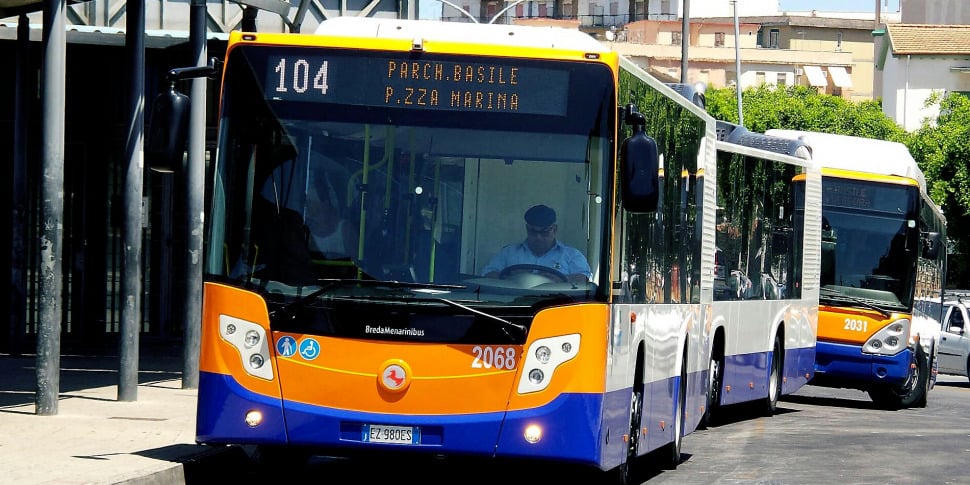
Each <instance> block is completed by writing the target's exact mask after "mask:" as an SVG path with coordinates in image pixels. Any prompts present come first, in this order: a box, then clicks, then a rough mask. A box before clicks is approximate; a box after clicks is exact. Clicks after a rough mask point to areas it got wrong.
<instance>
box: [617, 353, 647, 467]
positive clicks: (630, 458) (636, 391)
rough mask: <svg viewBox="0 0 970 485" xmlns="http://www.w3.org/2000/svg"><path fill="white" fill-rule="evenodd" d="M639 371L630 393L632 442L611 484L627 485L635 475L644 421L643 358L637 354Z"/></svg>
mask: <svg viewBox="0 0 970 485" xmlns="http://www.w3.org/2000/svg"><path fill="white" fill-rule="evenodd" d="M637 362H638V363H637V370H636V373H635V376H636V377H635V378H634V379H633V391H632V392H631V393H630V431H629V432H630V440H629V441H628V442H627V448H626V459H625V460H623V463H622V464H621V465H620V466H618V467H616V468H614V469H613V470H612V471H611V475H612V479H611V480H610V482H612V483H614V484H616V485H627V484H628V483H630V477H631V476H632V475H633V471H634V468H635V467H634V464H635V463H636V460H637V449H638V445H639V444H640V420H641V419H643V367H642V362H643V357H642V355H641V354H637Z"/></svg>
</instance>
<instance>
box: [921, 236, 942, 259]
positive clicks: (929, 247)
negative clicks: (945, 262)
mask: <svg viewBox="0 0 970 485" xmlns="http://www.w3.org/2000/svg"><path fill="white" fill-rule="evenodd" d="M922 236H923V238H922V239H923V257H924V258H927V259H936V258H937V257H939V255H940V243H941V239H942V238H941V237H940V233H938V232H925V233H923V234H922Z"/></svg>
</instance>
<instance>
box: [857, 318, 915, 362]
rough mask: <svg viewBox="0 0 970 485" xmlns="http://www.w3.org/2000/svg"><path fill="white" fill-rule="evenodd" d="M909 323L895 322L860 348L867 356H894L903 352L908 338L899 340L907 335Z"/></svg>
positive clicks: (904, 321) (903, 320)
mask: <svg viewBox="0 0 970 485" xmlns="http://www.w3.org/2000/svg"><path fill="white" fill-rule="evenodd" d="M909 325H910V321H909V320H908V319H905V318H904V319H902V320H897V321H895V322H893V323H891V324H889V325H886V326H885V327H883V328H882V330H879V331H878V332H876V333H875V334H873V336H872V337H870V338H869V341H867V342H866V343H865V345H863V346H862V351H863V352H864V353H867V354H880V355H895V354H897V353H899V351H901V350H903V347H904V345H905V342H907V341H908V338H905V339H904V338H900V337H904V336H905V335H908V334H909Z"/></svg>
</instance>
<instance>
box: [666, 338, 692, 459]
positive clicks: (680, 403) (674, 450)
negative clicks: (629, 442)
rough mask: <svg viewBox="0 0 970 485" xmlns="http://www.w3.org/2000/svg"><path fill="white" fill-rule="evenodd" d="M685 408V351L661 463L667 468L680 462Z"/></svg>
mask: <svg viewBox="0 0 970 485" xmlns="http://www.w3.org/2000/svg"><path fill="white" fill-rule="evenodd" d="M686 408H687V351H686V349H685V351H684V357H683V359H681V363H680V384H678V385H677V401H675V403H674V429H673V433H674V436H673V441H671V442H670V443H668V444H667V446H666V448H665V451H664V454H663V462H662V465H663V467H664V468H666V469H668V470H673V469H674V468H677V465H679V464H680V458H681V457H680V449H681V446H682V445H683V443H684V409H686Z"/></svg>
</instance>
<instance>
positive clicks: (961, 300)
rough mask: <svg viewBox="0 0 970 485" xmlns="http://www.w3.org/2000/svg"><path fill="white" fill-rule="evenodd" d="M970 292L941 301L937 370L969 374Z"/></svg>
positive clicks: (947, 372) (949, 296)
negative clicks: (941, 317)
mask: <svg viewBox="0 0 970 485" xmlns="http://www.w3.org/2000/svg"><path fill="white" fill-rule="evenodd" d="M968 305H970V293H967V294H963V293H961V294H960V295H959V296H955V297H954V296H951V295H950V292H947V299H946V300H945V301H944V302H943V328H942V332H941V333H940V343H939V345H940V348H939V349H938V350H939V357H938V359H939V361H938V363H939V372H940V374H954V375H959V376H970V360H968V359H970V334H968V332H967V322H970V310H968V307H967V306H968Z"/></svg>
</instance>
